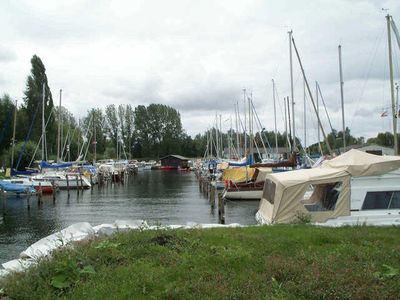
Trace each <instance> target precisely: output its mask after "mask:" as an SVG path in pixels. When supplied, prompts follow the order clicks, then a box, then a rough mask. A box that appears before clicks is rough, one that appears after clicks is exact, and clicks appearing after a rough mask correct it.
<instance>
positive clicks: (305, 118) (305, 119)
mask: <svg viewBox="0 0 400 300" xmlns="http://www.w3.org/2000/svg"><path fill="white" fill-rule="evenodd" d="M303 100H304V120H303V121H304V151H305V152H307V150H306V149H307V115H306V114H307V101H306V83H305V81H304V80H303Z"/></svg>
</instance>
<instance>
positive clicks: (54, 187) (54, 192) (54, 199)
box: [51, 180, 56, 203]
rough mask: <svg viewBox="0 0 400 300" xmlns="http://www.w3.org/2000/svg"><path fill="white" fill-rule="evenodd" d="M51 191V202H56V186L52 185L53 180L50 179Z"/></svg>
mask: <svg viewBox="0 0 400 300" xmlns="http://www.w3.org/2000/svg"><path fill="white" fill-rule="evenodd" d="M51 187H52V193H53V203H56V186H55V185H54V180H52V181H51Z"/></svg>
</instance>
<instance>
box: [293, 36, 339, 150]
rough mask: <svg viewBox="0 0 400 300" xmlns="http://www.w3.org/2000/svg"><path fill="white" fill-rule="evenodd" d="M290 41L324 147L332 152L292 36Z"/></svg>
mask: <svg viewBox="0 0 400 300" xmlns="http://www.w3.org/2000/svg"><path fill="white" fill-rule="evenodd" d="M292 42H293V47H294V50H295V52H296V56H297V59H298V61H299V64H300V68H301V72H302V74H303V79H304V81H305V82H306V86H307V90H308V94H309V96H310V99H311V103H312V104H313V107H314V111H315V113H316V114H317V119H318V124H319V127H320V128H321V132H322V135H323V136H324V140H325V143H326V147H327V148H328V152H329V154H332V149H331V146H330V145H329V141H328V139H327V137H326V134H325V131H324V128H323V127H322V123H321V120H320V118H319V114H318V113H317V108H316V107H315V103H314V99H313V97H312V93H311V90H310V86H309V85H308V81H307V77H306V74H305V72H304V68H303V65H302V63H301V59H300V55H299V52H298V51H297V47H296V43H295V41H294V38H293V37H292Z"/></svg>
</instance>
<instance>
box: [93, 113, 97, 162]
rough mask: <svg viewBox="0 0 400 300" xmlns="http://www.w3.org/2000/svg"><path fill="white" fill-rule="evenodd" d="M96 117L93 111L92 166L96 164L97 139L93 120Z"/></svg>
mask: <svg viewBox="0 0 400 300" xmlns="http://www.w3.org/2000/svg"><path fill="white" fill-rule="evenodd" d="M95 117H96V115H95V112H94V111H93V132H94V133H93V144H94V145H93V146H94V155H93V164H94V163H95V162H96V160H97V137H96V122H95V121H96V119H95Z"/></svg>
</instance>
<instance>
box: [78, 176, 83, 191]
mask: <svg viewBox="0 0 400 300" xmlns="http://www.w3.org/2000/svg"><path fill="white" fill-rule="evenodd" d="M79 179H80V182H81V190H82V191H83V180H82V173H81V172H79Z"/></svg>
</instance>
